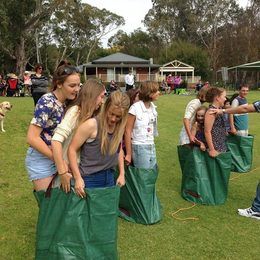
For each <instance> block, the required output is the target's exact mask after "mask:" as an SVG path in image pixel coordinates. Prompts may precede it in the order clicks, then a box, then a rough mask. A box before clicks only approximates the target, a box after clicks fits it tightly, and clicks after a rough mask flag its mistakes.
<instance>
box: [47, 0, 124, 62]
mask: <svg viewBox="0 0 260 260" xmlns="http://www.w3.org/2000/svg"><path fill="white" fill-rule="evenodd" d="M123 24H124V19H123V17H121V16H118V15H116V14H114V13H112V12H110V11H108V10H106V9H98V8H96V7H93V6H91V5H89V4H84V3H81V1H75V0H64V1H63V5H60V6H59V7H58V8H57V10H56V11H55V13H54V14H53V16H52V17H51V19H50V21H49V23H48V24H47V25H46V27H45V30H46V31H49V32H50V34H49V35H51V38H52V41H53V42H54V43H55V44H56V45H57V47H58V49H59V60H61V59H64V58H70V57H73V59H74V61H75V63H76V64H79V63H83V62H88V61H89V59H90V57H91V55H92V53H93V51H94V50H95V49H97V48H98V47H99V45H100V40H101V38H102V37H104V36H105V35H106V34H108V33H110V32H111V31H113V30H115V29H116V28H118V27H119V26H121V25H123Z"/></svg>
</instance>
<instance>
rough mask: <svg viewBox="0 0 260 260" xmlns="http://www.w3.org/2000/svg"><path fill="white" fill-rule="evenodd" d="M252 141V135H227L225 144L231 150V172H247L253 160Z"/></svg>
mask: <svg viewBox="0 0 260 260" xmlns="http://www.w3.org/2000/svg"><path fill="white" fill-rule="evenodd" d="M253 143H254V137H253V136H252V135H249V136H238V135H229V136H228V138H227V146H228V149H229V151H230V152H231V159H232V165H231V171H232V172H240V173H243V172H249V171H250V169H251V167H252V160H253Z"/></svg>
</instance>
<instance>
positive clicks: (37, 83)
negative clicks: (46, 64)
mask: <svg viewBox="0 0 260 260" xmlns="http://www.w3.org/2000/svg"><path fill="white" fill-rule="evenodd" d="M34 70H35V74H34V75H32V76H31V81H32V86H31V91H32V97H33V101H34V106H36V104H37V102H38V100H39V99H40V97H41V96H43V95H44V94H46V93H47V92H48V85H49V81H48V78H47V77H45V76H44V75H42V71H43V66H42V65H41V64H39V63H37V64H36V65H35V68H34Z"/></svg>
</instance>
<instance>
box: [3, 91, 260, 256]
mask: <svg viewBox="0 0 260 260" xmlns="http://www.w3.org/2000/svg"><path fill="white" fill-rule="evenodd" d="M192 98H194V96H176V95H163V96H161V97H160V98H159V100H158V102H157V105H158V113H159V137H158V138H157V140H156V147H157V156H158V164H159V168H160V173H159V179H158V182H157V190H158V196H159V198H160V200H161V203H162V205H163V208H164V217H163V220H162V221H161V222H160V223H159V224H156V225H152V226H143V225H138V224H132V223H129V222H126V221H124V220H122V219H119V233H118V249H119V254H120V259H122V260H131V259H140V260H141V259H259V255H260V252H259V230H260V226H259V224H260V223H259V221H257V220H254V219H247V218H243V217H240V216H238V215H237V213H236V210H237V208H244V207H248V206H250V204H251V202H252V199H253V198H254V195H255V188H256V185H257V182H258V179H259V173H260V134H259V133H260V117H259V114H256V113H253V114H250V133H251V134H252V135H255V142H254V157H253V158H254V159H253V167H252V171H251V172H249V173H246V174H235V173H232V175H231V180H230V184H229V194H228V199H227V202H226V204H225V205H222V206H202V205H196V206H195V207H194V208H192V209H188V210H185V211H182V212H180V213H179V214H177V215H178V217H179V218H189V217H197V218H198V220H181V219H175V218H173V217H172V213H173V212H175V211H177V210H178V209H180V208H186V207H190V206H191V205H192V204H191V203H190V202H188V201H185V200H184V199H182V197H181V196H180V185H181V172H180V167H179V162H178V158H177V150H176V146H177V144H178V139H179V132H180V129H181V126H182V116H183V113H184V109H185V106H186V104H187V103H188V101H189V100H191V99H192ZM258 99H260V92H253V91H252V92H250V94H249V95H248V101H249V102H250V103H251V102H253V101H254V100H258ZM4 100H9V101H10V102H11V103H12V104H13V110H12V111H11V112H10V113H9V114H8V115H7V117H6V121H5V130H6V133H2V132H0V259H3V260H9V259H26V260H28V259H34V245H35V226H36V220H37V213H38V208H37V204H36V201H35V199H34V197H33V194H32V185H31V183H30V182H29V181H28V178H27V173H26V171H25V167H24V158H25V153H26V149H27V144H26V141H25V137H26V131H27V128H28V125H29V122H30V120H31V117H32V113H33V101H32V99H31V98H29V97H26V98H4V97H0V102H2V101H4ZM234 177H235V178H234Z"/></svg>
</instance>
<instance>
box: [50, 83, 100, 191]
mask: <svg viewBox="0 0 260 260" xmlns="http://www.w3.org/2000/svg"><path fill="white" fill-rule="evenodd" d="M104 98H105V86H104V85H103V84H102V83H101V82H100V81H98V80H97V79H89V80H87V81H86V82H85V83H84V84H83V85H82V87H81V90H80V92H79V95H78V97H77V99H75V101H73V102H72V104H71V106H70V107H69V108H68V110H67V112H66V114H65V117H64V119H63V120H62V122H61V123H60V124H59V125H58V126H57V128H56V129H55V133H54V135H53V137H52V149H53V157H54V161H55V164H56V167H57V171H58V173H59V176H60V181H61V186H62V188H63V190H64V191H65V192H69V191H70V179H71V178H72V175H71V171H70V169H69V166H68V159H67V148H68V145H69V143H70V142H71V139H72V136H73V134H74V132H75V129H76V128H77V126H78V125H79V124H81V123H83V122H85V121H86V120H88V119H89V118H92V117H93V116H96V115H97V114H98V113H99V111H100V108H101V105H102V104H103V102H104Z"/></svg>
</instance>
